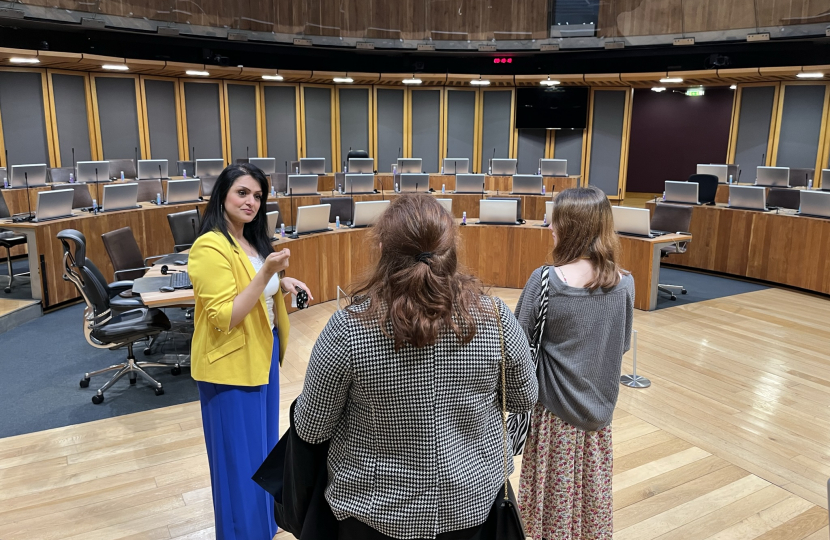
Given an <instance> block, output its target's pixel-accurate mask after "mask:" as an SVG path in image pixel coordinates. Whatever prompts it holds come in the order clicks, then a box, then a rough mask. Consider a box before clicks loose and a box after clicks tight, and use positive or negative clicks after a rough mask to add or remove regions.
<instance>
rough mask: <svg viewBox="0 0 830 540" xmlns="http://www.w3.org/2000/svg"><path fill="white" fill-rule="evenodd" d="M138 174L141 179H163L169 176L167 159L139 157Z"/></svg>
mask: <svg viewBox="0 0 830 540" xmlns="http://www.w3.org/2000/svg"><path fill="white" fill-rule="evenodd" d="M137 174H138V179H139V180H152V179H158V180H163V179H165V178H169V177H168V176H167V160H166V159H139V160H138V171H137Z"/></svg>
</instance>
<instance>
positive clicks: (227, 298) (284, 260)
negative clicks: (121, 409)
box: [188, 164, 311, 540]
mask: <svg viewBox="0 0 830 540" xmlns="http://www.w3.org/2000/svg"><path fill="white" fill-rule="evenodd" d="M267 194H268V180H267V179H266V178H265V175H264V174H263V173H262V171H261V170H259V169H258V168H257V167H255V166H253V165H247V164H244V165H230V166H228V167H227V168H226V169H225V170H224V171H222V174H220V175H219V178H218V179H217V180H216V184H215V185H214V187H213V192H212V193H211V197H210V201H209V202H208V205H207V208H206V209H205V217H204V219H203V222H202V229H201V232H200V235H199V238H198V239H197V240H196V242H195V243H194V244H193V247H192V248H191V250H190V257H189V260H188V272H189V273H190V279H191V281H192V282H193V289H194V296H195V299H196V310H195V314H194V318H195V328H194V332H193V343H192V346H191V372H192V374H193V378H194V379H196V381H197V385H198V387H199V397H200V400H201V405H202V423H203V426H204V431H205V444H206V445H207V455H208V463H209V464H210V476H211V487H212V490H213V509H214V515H215V521H216V538H217V539H218V540H232V539H240V540H241V539H245V540H271V539H272V538H273V537H274V535H275V534H276V532H277V531H276V524H275V522H274V501H273V499H272V497H271V495H269V494H268V493H267V492H265V491H264V490H263V489H261V488H260V487H259V486H257V485H256V484H255V483H254V482H253V480H251V477H252V476H253V474H254V472H256V469H257V468H258V467H259V466H260V464H262V462H263V461H264V460H265V458H266V456H267V455H268V453H269V452H270V451H271V449H272V448H273V447H274V446H275V445H276V444H277V440H278V439H279V425H278V419H279V413H280V407H279V364H281V363H282V360H283V358H284V356H285V349H286V345H287V344H288V313H287V312H286V309H285V302H284V301H283V291H291V292H296V291H297V290H298V289H303V290H305V291H306V292H308V293H309V297H311V292H310V291H309V290H308V287H306V285H305V284H304V283H302V282H301V281H298V280H296V279H293V278H289V277H283V278H282V279H280V276H279V274H280V272H282V271H284V270H285V269H286V268H287V267H288V259H289V257H290V256H291V253H290V252H289V250H288V249H283V250H281V251H278V252H274V248H273V247H272V246H271V236H272V233H273V231H268V219H267V217H266V215H265V214H266V205H265V199H266V198H267Z"/></svg>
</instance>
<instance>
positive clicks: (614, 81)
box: [0, 48, 830, 88]
mask: <svg viewBox="0 0 830 540" xmlns="http://www.w3.org/2000/svg"><path fill="white" fill-rule="evenodd" d="M13 57H14V58H21V57H22V58H37V59H38V60H39V61H40V62H39V63H38V64H23V65H18V64H12V63H10V62H9V59H10V58H13ZM105 64H123V65H126V66H127V67H128V68H129V71H125V72H123V73H130V74H141V75H152V76H160V77H180V78H186V77H189V76H188V75H187V74H186V72H187V71H188V70H197V71H207V72H208V73H209V74H210V75H208V76H207V77H204V78H207V79H230V80H241V81H262V80H263V79H262V76H263V75H277V74H279V75H281V76H282V77H283V82H293V83H316V84H332V82H333V81H332V79H334V78H335V77H350V78H351V79H352V80H353V81H354V82H353V83H352V84H377V85H392V86H397V85H401V86H402V85H403V83H402V81H403V80H404V79H408V78H411V77H416V78H418V79H421V81H422V83H421V86H458V87H469V86H471V85H470V81H472V80H474V79H479V78H482V79H486V80H489V81H490V85H489V86H490V87H514V86H538V85H539V84H540V83H541V82H542V81H544V80H546V79H548V78H549V79H551V80H555V81H559V82H560V85H561V86H598V87H619V86H629V87H632V88H650V87H653V86H660V85H662V83H660V79H661V78H664V77H679V78H682V79H683V82H682V83H679V84H677V86H697V85H700V86H728V85H732V84H742V83H743V84H746V83H757V82H769V81H795V80H799V79H798V78H797V77H796V75H797V74H798V73H801V72H819V73H826V74H827V75H828V79H830V65H821V66H790V67H771V68H738V69H717V70H715V69H710V70H701V71H669V72H662V71H661V72H651V73H589V74H583V75H579V74H576V75H574V74H569V75H557V74H553V73H551V74H543V75H515V76H514V75H484V76H479V75H475V74H453V73H448V74H445V73H354V72H348V73H347V72H335V71H298V70H274V69H263V68H255V67H242V66H237V67H223V66H213V65H205V64H188V63H183V62H165V61H160V60H134V59H130V58H116V57H110V56H99V55H94V54H82V53H66V52H55V51H32V50H23V49H7V48H0V66H3V67H37V68H49V69H64V70H74V71H86V72H93V73H118V72H113V71H108V70H105V69H103V68H102V67H101V66H103V65H105ZM819 80H821V79H819ZM669 86H671V84H669Z"/></svg>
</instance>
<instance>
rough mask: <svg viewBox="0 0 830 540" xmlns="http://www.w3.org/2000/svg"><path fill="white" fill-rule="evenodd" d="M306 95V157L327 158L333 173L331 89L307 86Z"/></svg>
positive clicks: (328, 165)
mask: <svg viewBox="0 0 830 540" xmlns="http://www.w3.org/2000/svg"><path fill="white" fill-rule="evenodd" d="M303 90H304V92H305V95H304V98H305V145H306V150H305V156H306V157H317V158H319V157H322V158H326V172H331V171H333V170H334V169H333V168H332V161H331V157H332V156H331V92H332V89H331V88H318V87H315V86H307V87H305V88H304V89H303Z"/></svg>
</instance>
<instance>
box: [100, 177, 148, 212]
mask: <svg viewBox="0 0 830 540" xmlns="http://www.w3.org/2000/svg"><path fill="white" fill-rule="evenodd" d="M128 208H140V207H139V206H138V183H137V182H130V183H127V184H122V183H120V182H119V183H115V184H107V185H105V186H104V194H103V196H102V197H101V211H102V212H113V211H115V210H126V209H128Z"/></svg>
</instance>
